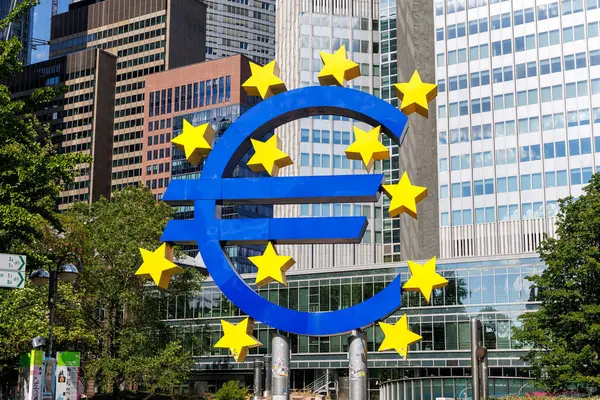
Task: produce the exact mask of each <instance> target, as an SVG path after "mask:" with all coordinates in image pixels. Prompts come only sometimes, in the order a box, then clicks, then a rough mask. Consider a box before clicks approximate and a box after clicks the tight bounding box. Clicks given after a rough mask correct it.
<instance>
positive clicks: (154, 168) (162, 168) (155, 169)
mask: <svg viewBox="0 0 600 400" xmlns="http://www.w3.org/2000/svg"><path fill="white" fill-rule="evenodd" d="M170 171H171V163H170V162H167V163H160V164H154V165H147V166H146V175H152V174H161V173H163V172H170Z"/></svg>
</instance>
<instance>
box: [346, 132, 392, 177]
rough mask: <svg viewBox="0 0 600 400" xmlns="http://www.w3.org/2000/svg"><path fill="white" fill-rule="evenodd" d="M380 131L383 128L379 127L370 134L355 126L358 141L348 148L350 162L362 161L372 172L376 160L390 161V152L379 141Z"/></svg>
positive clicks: (347, 155)
mask: <svg viewBox="0 0 600 400" xmlns="http://www.w3.org/2000/svg"><path fill="white" fill-rule="evenodd" d="M380 131H381V126H377V127H375V128H373V129H371V130H370V131H369V132H365V131H363V130H362V129H360V128H357V127H356V126H355V127H354V136H356V140H355V141H354V143H352V144H351V145H350V146H348V147H347V148H346V157H347V158H348V159H349V160H362V161H363V163H364V164H365V167H366V168H367V171H371V168H372V167H373V164H374V163H375V160H388V159H389V158H390V151H389V150H388V149H387V147H385V146H384V145H383V144H381V142H380V141H379V132H380Z"/></svg>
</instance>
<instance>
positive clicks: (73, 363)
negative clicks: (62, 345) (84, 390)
mask: <svg viewBox="0 0 600 400" xmlns="http://www.w3.org/2000/svg"><path fill="white" fill-rule="evenodd" d="M56 360H57V368H56V400H77V398H78V394H79V393H78V386H79V385H78V383H79V364H80V354H79V353H77V352H72V351H63V352H59V353H58V354H57V356H56Z"/></svg>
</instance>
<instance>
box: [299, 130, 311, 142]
mask: <svg viewBox="0 0 600 400" xmlns="http://www.w3.org/2000/svg"><path fill="white" fill-rule="evenodd" d="M300 138H301V139H300V141H301V142H305V143H308V142H310V135H309V131H308V129H300Z"/></svg>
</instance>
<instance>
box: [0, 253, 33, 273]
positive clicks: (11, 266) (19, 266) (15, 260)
mask: <svg viewBox="0 0 600 400" xmlns="http://www.w3.org/2000/svg"><path fill="white" fill-rule="evenodd" d="M25 264H27V257H26V256H21V255H18V254H3V253H0V270H4V271H25Z"/></svg>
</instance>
